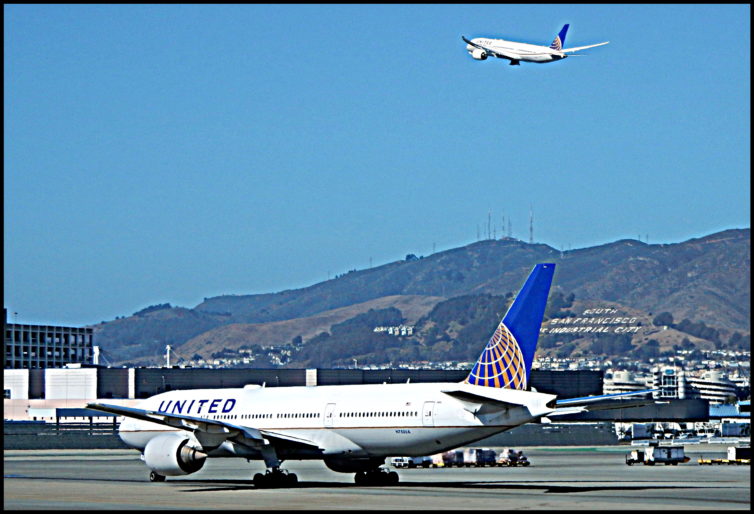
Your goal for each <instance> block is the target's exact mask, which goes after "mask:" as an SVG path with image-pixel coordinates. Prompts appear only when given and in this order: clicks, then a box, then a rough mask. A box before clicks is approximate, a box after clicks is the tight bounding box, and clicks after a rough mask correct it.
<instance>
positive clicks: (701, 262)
mask: <svg viewBox="0 0 754 514" xmlns="http://www.w3.org/2000/svg"><path fill="white" fill-rule="evenodd" d="M750 255H751V243H750V230H749V229H736V230H726V231H723V232H719V233H716V234H712V235H709V236H706V237H703V238H698V239H691V240H689V241H685V242H682V243H676V244H658V245H648V244H645V243H641V242H639V241H635V240H621V241H616V242H614V243H610V244H606V245H601V246H596V247H591V248H584V249H578V250H573V251H568V252H560V251H558V250H556V249H554V248H552V247H550V246H547V245H543V244H527V243H524V242H522V241H518V240H513V239H504V240H486V241H480V242H476V243H473V244H470V245H467V246H464V247H461V248H456V249H452V250H448V251H444V252H438V253H436V254H433V255H431V256H428V257H424V258H409V259H407V260H403V261H396V262H393V263H389V264H386V265H383V266H379V267H375V268H370V269H366V270H359V271H352V272H349V273H347V274H345V275H342V276H340V277H338V278H334V279H332V280H328V281H325V282H321V283H318V284H314V285H312V286H310V287H306V288H302V289H296V290H286V291H282V292H279V293H269V294H261V295H224V296H218V297H214V298H206V299H205V300H204V301H203V302H202V303H201V304H199V305H197V306H196V307H195V308H193V309H187V308H182V307H171V306H169V305H163V306H153V307H152V308H148V309H144V310H143V311H141V312H140V313H135V314H134V315H132V316H129V317H125V318H122V319H116V320H114V321H111V322H106V323H101V324H99V325H96V326H95V327H94V329H95V341H96V342H97V344H99V345H101V346H102V347H103V348H104V349H105V350H106V351H107V352H108V353H109V354H110V355H112V356H113V357H115V358H116V359H120V360H141V359H148V358H149V356H159V355H161V354H162V353H163V352H164V347H165V345H166V344H171V345H173V346H174V347H175V348H176V349H177V350H178V351H179V352H180V353H181V355H184V356H187V357H190V356H191V355H193V354H194V353H199V354H201V355H209V354H211V353H213V352H216V351H218V350H220V349H222V348H223V347H224V346H223V345H225V346H226V347H228V345H231V346H230V347H236V348H237V347H239V346H241V345H243V344H246V345H249V344H262V345H265V344H266V345H274V344H280V343H282V342H289V341H290V340H291V338H292V337H295V336H298V335H300V336H302V337H303V339H304V340H309V338H308V337H306V336H305V334H310V335H311V337H314V335H315V334H319V333H321V332H322V331H325V330H327V328H328V327H332V326H334V325H335V324H337V323H340V322H342V321H345V320H347V319H348V318H351V317H353V316H356V315H359V314H362V313H364V312H366V311H368V310H369V309H377V310H379V309H382V308H384V307H385V306H388V305H391V302H393V303H392V306H394V307H397V308H398V309H399V311H400V312H401V314H402V316H403V317H404V318H411V319H416V320H417V322H418V321H419V319H420V318H421V317H422V316H424V315H425V314H426V313H427V312H428V311H429V309H432V308H433V306H436V305H437V304H438V302H440V300H442V299H453V298H454V297H459V296H478V295H497V296H505V295H506V294H507V293H512V292H516V291H517V290H518V288H519V287H520V286H521V284H522V282H523V280H524V279H525V278H526V276H527V274H528V272H529V270H530V268H531V266H532V265H533V264H534V263H536V262H555V263H556V264H557V269H556V274H555V278H554V285H553V293H556V292H560V293H561V294H566V295H567V294H574V295H575V297H576V298H577V299H578V301H581V302H592V303H600V302H611V303H614V304H616V305H618V306H620V307H621V308H625V309H634V310H636V311H637V312H643V313H644V314H645V315H646V316H649V315H650V314H651V313H654V314H657V313H659V312H664V311H667V312H669V313H671V314H672V315H673V317H674V319H675V320H677V321H680V320H682V319H684V318H688V319H689V320H691V321H704V322H705V323H706V324H707V325H709V326H712V327H715V328H718V329H720V330H722V331H724V332H725V333H726V334H728V333H732V332H733V331H739V332H742V333H748V332H749V331H750V321H749V318H750V315H749V314H750V310H751V288H750V281H749V275H750V267H751V257H750ZM426 297H431V298H426ZM370 302H377V303H373V304H370ZM359 304H363V305H361V306H360V307H359ZM350 308H353V310H349V309H350ZM338 309H345V310H343V311H339V312H338ZM412 309H414V310H413V311H412ZM411 312H413V313H414V314H410V313H411ZM417 326H418V323H417ZM425 328H427V327H425ZM427 329H428V328H427ZM292 334H293V335H292ZM417 337H420V338H421V337H423V336H417ZM207 341H211V344H207ZM181 345H185V348H182V347H181ZM186 354H188V355H186ZM155 358H156V357H155ZM152 360H154V358H152Z"/></svg>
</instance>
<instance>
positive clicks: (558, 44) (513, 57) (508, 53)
mask: <svg viewBox="0 0 754 514" xmlns="http://www.w3.org/2000/svg"><path fill="white" fill-rule="evenodd" d="M566 32H568V24H567V23H566V24H565V25H563V28H562V29H561V30H560V33H559V34H558V35H557V36H555V39H554V40H553V42H552V44H551V45H550V46H549V47H547V46H542V45H531V44H528V43H518V42H516V41H506V40H505V39H491V38H485V37H477V38H474V39H472V40H468V39H466V37H465V36H461V39H463V40H464V41H465V42H466V43H467V45H466V50H468V51H469V54H471V57H473V58H474V59H476V60H478V61H483V60H485V59H486V58H487V56H490V55H491V56H493V57H498V58H500V59H508V60H509V61H510V65H511V66H518V65H519V64H520V63H521V61H524V62H539V63H542V62H553V61H559V60H561V59H565V58H566V57H568V53H571V52H577V51H579V50H585V49H587V48H594V47H595V46H602V45H606V44H608V43H609V42H610V41H605V42H604V43H597V44H595V45H588V46H577V47H574V48H563V45H564V44H565V38H566ZM574 55H581V54H574Z"/></svg>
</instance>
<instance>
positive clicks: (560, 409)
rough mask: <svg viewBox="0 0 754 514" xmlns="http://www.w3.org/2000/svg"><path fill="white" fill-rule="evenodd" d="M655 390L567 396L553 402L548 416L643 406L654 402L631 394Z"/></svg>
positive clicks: (641, 393)
mask: <svg viewBox="0 0 754 514" xmlns="http://www.w3.org/2000/svg"><path fill="white" fill-rule="evenodd" d="M653 391H655V389H645V390H643V391H632V392H629V393H617V394H603V395H599V396H584V397H581V398H568V399H565V400H558V401H557V402H555V410H554V411H552V412H551V413H550V414H548V416H565V415H568V414H579V413H582V412H593V411H598V410H614V409H630V408H632V407H643V406H644V405H652V404H654V403H655V401H654V399H653V398H634V399H631V398H629V397H631V396H640V395H646V394H649V393H651V392H653Z"/></svg>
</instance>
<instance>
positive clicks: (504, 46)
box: [466, 37, 567, 63]
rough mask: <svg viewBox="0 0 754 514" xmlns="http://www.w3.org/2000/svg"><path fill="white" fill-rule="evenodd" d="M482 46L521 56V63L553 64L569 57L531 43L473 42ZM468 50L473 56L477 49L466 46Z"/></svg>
mask: <svg viewBox="0 0 754 514" xmlns="http://www.w3.org/2000/svg"><path fill="white" fill-rule="evenodd" d="M471 41H472V42H473V43H476V44H478V45H481V46H486V47H489V48H492V49H493V50H496V51H498V52H500V53H504V54H515V55H518V56H520V59H517V60H521V61H525V62H540V63H542V62H552V61H558V60H560V59H564V58H566V57H567V55H566V54H565V53H563V52H559V51H557V50H554V49H552V48H550V47H547V46H542V45H531V44H529V43H518V42H515V41H507V40H505V39H491V38H484V37H478V38H474V39H472V40H471ZM466 50H468V51H469V54H472V55H473V52H474V50H476V48H475V47H473V46H471V45H466Z"/></svg>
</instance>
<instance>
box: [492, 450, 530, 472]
mask: <svg viewBox="0 0 754 514" xmlns="http://www.w3.org/2000/svg"><path fill="white" fill-rule="evenodd" d="M529 464H530V463H529V459H527V458H526V455H524V452H523V451H521V450H518V451H516V450H515V449H513V448H506V449H505V450H503V451H502V452H500V457H498V459H497V465H498V466H507V467H509V468H512V467H516V466H528V465H529Z"/></svg>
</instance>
